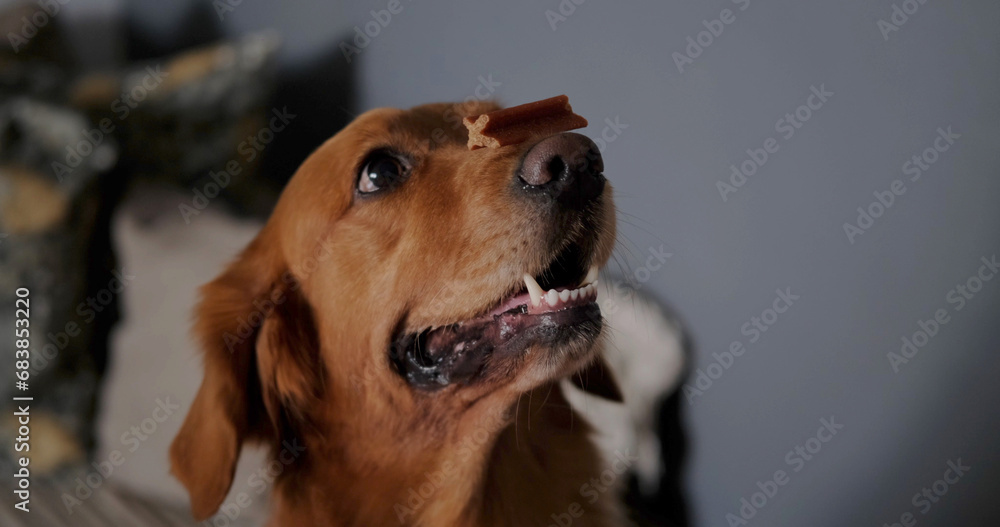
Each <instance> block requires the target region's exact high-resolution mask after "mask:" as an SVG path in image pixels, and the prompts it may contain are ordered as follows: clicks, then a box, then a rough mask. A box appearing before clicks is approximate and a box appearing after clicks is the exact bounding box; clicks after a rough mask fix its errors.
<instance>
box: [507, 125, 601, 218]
mask: <svg viewBox="0 0 1000 527" xmlns="http://www.w3.org/2000/svg"><path fill="white" fill-rule="evenodd" d="M518 177H519V178H520V180H521V182H522V183H523V184H524V185H525V187H526V188H528V189H532V190H537V191H541V192H544V193H545V194H548V195H549V196H550V197H551V198H552V199H555V200H557V201H559V202H561V203H564V204H566V205H568V206H572V207H582V206H583V205H586V204H587V203H588V202H590V201H592V200H594V199H595V198H597V196H600V195H601V192H602V191H603V190H604V183H605V179H604V159H603V158H601V153H600V151H599V150H598V149H597V145H595V144H594V142H593V141H591V140H590V139H589V138H588V137H586V136H583V135H580V134H573V133H564V134H558V135H554V136H552V137H548V138H545V139H543V140H541V141H539V142H538V144H536V145H535V146H533V147H531V150H528V153H527V154H526V155H525V156H524V160H523V161H522V162H521V168H520V170H519V171H518Z"/></svg>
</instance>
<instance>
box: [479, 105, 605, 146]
mask: <svg viewBox="0 0 1000 527" xmlns="http://www.w3.org/2000/svg"><path fill="white" fill-rule="evenodd" d="M462 122H464V123H465V127H466V128H468V129H469V150H475V149H477V148H483V147H486V148H500V147H501V146H507V145H516V144H518V143H522V142H524V141H526V140H527V139H528V138H529V137H531V136H533V135H552V134H557V133H559V132H566V131H568V130H575V129H577V128H583V127H584V126H587V120H586V119H584V118H583V117H580V116H579V115H577V114H575V113H573V108H572V107H570V105H569V97H567V96H565V95H560V96H558V97H552V98H550V99H543V100H541V101H535V102H529V103H528V104H522V105H520V106H514V107H512V108H504V109H503V110H497V111H495V112H490V113H484V114H481V115H475V116H472V117H466V118H465V119H463V120H462Z"/></svg>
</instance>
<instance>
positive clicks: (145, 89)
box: [0, 0, 1000, 527]
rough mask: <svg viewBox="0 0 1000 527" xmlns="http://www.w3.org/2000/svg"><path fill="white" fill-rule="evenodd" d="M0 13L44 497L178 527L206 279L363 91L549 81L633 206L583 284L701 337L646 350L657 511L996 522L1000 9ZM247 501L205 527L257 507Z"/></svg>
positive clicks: (516, 94) (4, 427)
mask: <svg viewBox="0 0 1000 527" xmlns="http://www.w3.org/2000/svg"><path fill="white" fill-rule="evenodd" d="M0 8H2V9H0V33H2V35H0V36H3V47H2V49H0V266H2V267H0V299H2V302H3V303H2V305H0V329H2V330H0V335H6V336H4V337H0V360H2V361H3V362H2V366H0V371H3V372H5V373H4V375H3V376H2V378H0V392H2V394H0V395H2V396H3V398H2V402H0V406H3V408H4V411H3V415H2V416H0V440H2V442H3V449H4V450H5V453H4V454H3V456H0V465H2V466H0V469H2V472H0V480H3V481H5V482H6V483H5V485H12V484H13V485H16V482H15V480H14V479H11V477H10V476H11V475H12V474H14V472H16V467H15V466H14V465H13V460H14V459H16V456H15V455H14V454H15V453H14V452H13V451H12V449H13V445H15V442H16V436H17V426H16V422H15V418H14V416H13V411H14V408H13V406H11V398H12V397H16V396H19V395H23V394H22V393H20V392H19V390H18V388H17V386H16V384H15V378H14V371H15V370H14V367H13V365H14V360H15V357H14V355H15V346H14V341H15V339H14V337H13V335H14V328H15V320H16V318H17V315H16V313H15V299H16V298H17V297H16V290H17V289H18V288H19V287H25V288H28V289H29V290H30V301H31V314H30V321H31V328H32V341H31V350H32V364H31V371H32V384H31V388H30V390H29V393H30V395H32V396H34V397H35V400H34V402H33V403H32V404H33V406H32V417H31V419H32V448H33V454H32V467H33V469H34V472H33V480H32V481H33V484H37V485H38V486H39V491H38V493H37V494H35V495H33V498H32V508H33V512H32V513H31V514H32V517H31V518H32V519H31V521H34V522H36V523H34V524H38V525H84V524H86V523H84V522H86V521H90V522H91V523H92V524H107V525H111V524H114V525H122V524H129V525H144V524H157V525H158V523H153V522H155V521H160V522H175V523H176V524H178V525H187V524H191V523H192V522H191V521H189V520H187V519H186V518H187V516H186V515H187V507H186V499H187V498H186V495H185V493H184V492H183V489H182V488H181V487H180V486H179V484H178V483H177V482H176V481H175V480H173V479H172V478H171V477H169V475H168V474H167V470H168V464H167V460H166V449H167V446H168V445H169V442H170V440H171V439H172V438H173V436H174V434H175V433H176V431H177V429H178V428H179V426H180V423H181V421H182V420H183V415H184V413H185V412H186V408H187V405H189V404H190V401H191V399H192V398H193V395H194V390H195V389H196V387H197V385H198V382H199V381H200V375H201V368H200V363H199V359H198V357H197V355H196V350H195V349H194V347H193V345H192V343H191V341H190V339H189V336H188V327H189V322H190V320H189V317H190V310H191V307H192V305H193V304H194V301H195V288H196V287H197V286H198V285H200V284H201V283H204V282H206V281H208V280H209V279H211V278H212V277H214V276H215V274H216V273H218V272H219V270H220V269H221V267H222V265H224V263H225V262H226V261H228V259H229V258H231V257H232V256H233V255H234V254H235V253H236V252H237V251H239V250H240V249H241V248H242V247H243V246H244V245H245V244H246V243H247V242H248V241H249V240H250V239H251V238H252V237H253V236H254V234H255V233H256V232H257V230H258V229H259V228H260V226H261V224H262V222H263V221H264V219H266V217H267V214H268V213H269V211H270V208H271V206H272V205H273V203H274V200H275V199H276V197H277V194H278V193H279V192H280V190H281V188H282V186H283V184H284V183H285V182H286V181H287V179H288V178H289V177H290V176H291V174H292V173H293V172H294V170H295V168H296V167H297V166H298V164H299V163H300V162H301V161H302V160H303V159H304V158H305V157H306V156H307V155H308V154H309V153H310V152H311V151H312V150H313V149H314V148H316V147H317V146H318V145H319V144H320V143H321V142H322V141H323V140H324V139H326V138H327V137H329V136H331V135H333V134H335V133H336V132H337V131H338V130H339V129H340V128H341V127H343V126H344V125H345V124H346V123H347V122H349V121H350V120H351V119H352V118H353V117H354V116H356V115H358V114H359V113H361V112H363V111H365V110H368V109H371V108H375V107H380V106H394V107H409V106H412V105H416V104H422V103H426V102H437V101H455V102H460V101H463V100H466V99H469V98H473V99H483V98H491V99H498V100H499V101H501V102H502V103H504V104H508V105H513V104H521V103H524V102H529V101H534V100H538V99H542V98H545V97H549V96H553V95H557V94H561V93H565V94H567V95H569V98H570V101H571V102H572V104H573V107H574V109H575V111H576V112H577V113H579V114H581V115H583V116H585V117H586V118H587V119H588V120H589V121H590V126H589V127H588V128H587V129H585V130H583V133H585V134H587V135H589V136H590V137H592V138H594V139H595V141H597V142H598V144H599V146H600V147H601V148H602V153H603V156H604V159H605V165H606V167H607V171H606V174H607V176H608V178H609V180H610V181H611V182H612V184H613V185H614V187H615V192H616V201H617V205H618V207H619V209H620V210H621V216H620V223H621V224H620V231H621V237H622V243H620V244H619V250H618V252H617V255H616V262H615V263H614V264H613V265H612V266H611V267H610V269H609V270H608V274H607V276H605V277H604V278H603V279H602V281H604V282H605V283H606V284H608V285H609V287H610V288H611V289H612V291H611V293H612V294H617V295H620V296H624V297H625V298H627V297H628V296H630V295H640V296H642V297H649V298H654V299H656V300H657V301H658V302H659V303H661V304H664V305H667V306H669V311H670V312H672V313H676V316H677V319H678V320H681V321H683V323H684V325H685V328H686V336H685V337H684V340H686V341H689V342H690V343H691V345H690V346H688V347H687V348H688V353H689V355H688V356H687V363H686V364H687V366H686V369H685V371H686V377H685V378H684V379H681V380H677V381H675V379H674V377H675V373H674V372H673V371H666V370H664V371H662V376H663V378H664V383H663V386H662V391H663V394H662V395H663V398H662V399H661V400H660V403H662V406H661V410H660V411H659V421H658V422H657V425H656V428H657V430H658V432H659V433H660V438H659V439H660V441H661V443H662V445H661V446H662V447H663V451H664V452H665V453H666V452H668V451H669V452H670V453H671V455H675V458H674V459H671V458H670V457H669V456H665V457H664V458H663V459H662V460H661V464H662V466H661V467H660V476H662V478H663V480H662V481H661V482H660V484H661V487H660V488H659V489H657V487H656V486H655V485H653V486H652V487H650V486H648V485H647V486H645V487H642V489H644V492H640V493H639V494H641V495H642V497H641V498H636V499H640V501H641V504H640V505H637V506H638V507H645V508H647V509H649V510H653V509H656V507H657V506H658V505H657V504H659V505H660V506H662V507H664V508H666V507H669V508H670V509H671V510H670V511H660V512H659V513H651V514H652V516H650V518H652V519H651V520H650V521H651V522H652V523H653V524H661V525H681V524H687V525H696V526H702V525H704V526H709V525H730V526H732V525H809V526H814V527H821V526H842V525H871V526H882V525H888V526H892V525H914V524H916V525H925V524H926V525H954V526H966V525H968V526H985V525H996V524H997V522H998V521H1000V501H998V500H997V499H996V497H995V496H996V493H997V492H998V491H1000V448H998V446H1000V441H998V440H1000V420H998V411H997V408H998V406H1000V383H998V382H997V380H996V378H997V375H998V374H1000V360H998V352H1000V324H998V319H1000V317H998V315H1000V274H998V273H1000V269H998V267H1000V265H998V263H997V262H998V260H997V253H998V252H1000V212H998V207H997V202H998V199H1000V177H998V176H1000V104H998V103H1000V33H998V32H997V27H998V25H1000V4H997V3H996V2H990V1H985V0H981V1H973V0H970V1H966V2H951V3H949V2H939V1H933V0H932V1H924V0H920V1H918V0H905V1H904V0H876V1H862V0H847V1H842V2H801V1H799V2H795V1H791V0H785V1H771V2H762V1H759V0H711V1H703V2H692V1H683V2H652V1H635V2H615V3H611V2H601V1H598V0H542V1H531V2H529V1H509V2H503V3H499V2H492V3H487V2H458V1H457V0H456V1H448V2H435V3H430V2H421V1H411V0H398V1H397V0H372V1H367V0H366V1H363V2H340V1H328V2H322V1H319V0H308V1H299V2H294V3H288V4H286V5H280V6H279V5H277V4H276V3H273V2H265V1H263V0H211V1H210V0H176V1H170V2H163V1H156V0H133V1H124V0H118V1H116V0H39V1H30V2H15V1H4V2H0ZM994 278H997V279H994ZM636 331H641V329H637V330H636ZM653 353H654V354H655V353H657V350H655V349H654V350H653ZM651 364H660V363H658V362H655V361H653V362H651ZM648 370H650V371H646V372H645V373H646V375H652V376H654V377H655V376H657V375H659V373H660V370H657V369H656V368H652V367H651V368H648ZM625 382H628V381H627V380H626V381H625ZM685 445H686V446H685ZM262 459H263V458H262V457H261V456H260V455H259V454H258V455H256V456H245V459H244V460H243V462H242V463H241V469H240V472H239V473H238V475H237V477H236V479H235V481H236V482H237V484H236V486H237V488H239V487H238V486H239V485H241V484H242V483H241V482H252V481H254V480H253V477H254V475H255V471H259V470H260V466H261V464H262ZM681 460H683V461H681ZM118 461H121V462H120V463H119V462H118ZM266 476H267V474H264V475H263V477H264V479H265V480H266V479H267V477H266ZM88 477H89V478H90V479H89V480H88ZM672 478H676V479H677V481H679V482H680V483H679V487H678V488H677V489H675V490H677V491H678V492H677V493H674V492H673V491H671V493H670V494H669V496H667V493H666V492H665V490H664V488H665V486H666V485H667V483H665V482H666V481H667V480H671V479H672ZM44 485H51V487H52V488H53V489H56V490H54V491H52V492H43V491H42V490H41V488H42V486H44ZM244 487H246V485H244ZM251 488H253V489H256V487H254V486H252V485H251ZM88 489H89V492H88ZM633 492H635V489H633ZM251 494H252V495H253V496H254V501H253V503H252V504H251V505H250V506H249V507H247V508H244V509H241V510H237V511H235V512H234V513H233V514H230V516H226V517H222V516H219V517H217V518H216V523H214V524H215V525H256V524H258V522H259V518H260V517H261V514H262V510H263V503H264V495H258V494H256V493H255V492H254V493H251ZM5 496H6V497H5V498H4V504H3V507H2V508H0V509H2V510H0V524H2V525H18V523H16V522H19V521H20V522H24V521H25V516H24V515H23V514H22V513H20V512H19V511H16V510H15V509H14V508H13V505H14V502H16V501H17V500H13V499H12V497H11V496H12V495H11V494H10V493H9V491H8V492H5ZM678 496H681V497H682V498H683V499H682V501H681V502H675V501H670V503H669V504H666V505H665V503H666V502H665V501H663V500H668V499H669V500H674V499H675V498H677V497H678ZM123 503H128V504H131V505H129V506H128V511H125V510H124V508H125V506H124V505H122V504H123ZM136 504H138V505H136ZM116 508H117V509H116ZM109 510H117V511H118V512H116V513H114V514H119V516H115V517H123V516H120V514H128V515H131V516H128V518H130V519H129V520H127V521H125V520H122V521H121V522H118V523H113V522H109V520H108V518H110V517H112V516H109V514H110V513H108V512H107V511H109ZM679 511H680V512H679ZM657 514H659V515H657ZM185 522H186V523H185ZM209 524H211V523H209Z"/></svg>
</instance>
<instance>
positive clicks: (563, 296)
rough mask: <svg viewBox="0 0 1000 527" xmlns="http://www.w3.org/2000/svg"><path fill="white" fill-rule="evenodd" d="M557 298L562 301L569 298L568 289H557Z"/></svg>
mask: <svg viewBox="0 0 1000 527" xmlns="http://www.w3.org/2000/svg"><path fill="white" fill-rule="evenodd" d="M559 300H562V301H563V302H565V301H567V300H569V289H564V290H562V291H559Z"/></svg>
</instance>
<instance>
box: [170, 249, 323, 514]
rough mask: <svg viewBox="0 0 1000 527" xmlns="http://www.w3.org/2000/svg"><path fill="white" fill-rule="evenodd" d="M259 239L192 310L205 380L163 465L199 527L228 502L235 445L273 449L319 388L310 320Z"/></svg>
mask: <svg viewBox="0 0 1000 527" xmlns="http://www.w3.org/2000/svg"><path fill="white" fill-rule="evenodd" d="M263 238H264V235H263V233H262V234H261V235H260V236H258V238H257V239H256V240H254V242H252V243H251V244H250V246H248V247H247V249H246V250H244V252H243V253H242V254H241V255H240V256H239V258H238V259H237V260H236V261H235V262H234V263H233V264H231V265H230V266H229V268H228V269H227V270H226V271H225V272H224V273H223V274H222V275H220V276H219V277H218V278H216V279H215V280H213V281H212V282H209V283H208V284H206V285H205V286H203V287H202V289H201V301H200V302H199V304H198V307H197V308H196V311H195V317H196V320H195V334H196V336H197V338H198V339H199V341H200V344H201V347H202V351H203V352H204V364H205V375H204V378H203V379H202V383H201V388H200V389H199V390H198V394H197V395H196V397H195V400H194V403H193V404H192V406H191V410H190V411H189V412H188V415H187V417H186V418H185V420H184V424H183V425H182V426H181V430H180V432H179V433H178V435H177V437H176V438H175V439H174V442H173V444H172V445H171V448H170V458H171V471H172V472H173V474H174V475H175V476H176V477H177V478H178V479H179V480H180V481H181V483H183V484H184V486H185V487H186V488H187V490H188V493H189V494H190V496H191V508H192V513H193V515H194V517H195V518H197V519H198V520H202V519H205V518H208V517H209V516H211V515H212V514H214V513H215V511H217V510H218V508H219V506H220V505H221V504H222V501H223V500H224V499H225V497H226V494H228V492H229V488H230V486H231V485H232V480H233V474H234V472H235V470H236V462H237V460H238V458H239V454H240V449H241V447H242V445H243V443H244V441H247V440H271V441H275V440H277V439H278V438H279V437H280V435H281V434H282V432H283V429H284V428H286V426H287V424H288V419H286V417H288V415H289V414H288V413H286V409H288V408H299V409H301V408H307V407H308V406H305V405H307V404H308V403H309V402H310V401H311V397H313V396H315V394H316V389H318V386H319V379H318V375H320V374H319V373H317V372H318V371H319V370H320V368H318V367H316V364H315V363H316V361H318V346H316V335H315V328H314V327H313V326H312V322H311V321H312V316H311V312H310V311H309V309H308V306H307V305H306V302H305V301H304V299H303V298H302V296H301V292H300V291H299V284H298V282H297V281H295V280H294V279H291V278H290V277H291V274H290V273H288V272H287V271H285V269H286V266H285V265H284V264H283V262H282V260H281V258H280V257H279V256H278V255H276V254H275V252H274V249H272V248H273V247H274V246H275V245H276V244H268V243H265V242H264V241H262V240H263ZM298 413H300V412H299V411H298V410H291V414H298ZM274 444H277V443H276V442H275V443H274Z"/></svg>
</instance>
